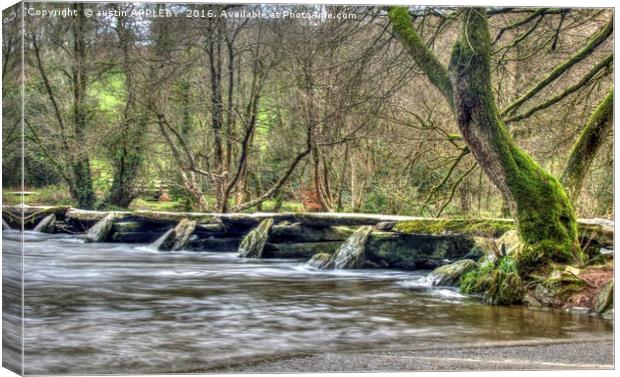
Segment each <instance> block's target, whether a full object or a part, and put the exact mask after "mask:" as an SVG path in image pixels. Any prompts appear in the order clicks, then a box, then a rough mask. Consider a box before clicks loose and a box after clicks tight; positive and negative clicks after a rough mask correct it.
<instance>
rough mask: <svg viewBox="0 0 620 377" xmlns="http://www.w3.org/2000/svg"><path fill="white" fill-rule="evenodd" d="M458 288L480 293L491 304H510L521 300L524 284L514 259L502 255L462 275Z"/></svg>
mask: <svg viewBox="0 0 620 377" xmlns="http://www.w3.org/2000/svg"><path fill="white" fill-rule="evenodd" d="M460 290H461V292H463V293H468V294H472V293H474V294H475V293H477V294H482V296H483V298H484V300H485V301H486V302H488V303H490V304H493V305H510V304H516V303H519V302H521V301H522V299H523V295H524V293H525V286H524V284H523V281H522V279H521V276H520V275H519V270H518V267H517V263H516V262H515V260H514V259H513V258H512V257H511V256H503V257H502V258H500V259H499V260H498V261H496V262H490V261H489V262H486V263H484V264H482V265H481V266H480V268H479V269H477V270H473V271H470V272H468V273H466V274H465V275H463V277H462V278H461V284H460Z"/></svg>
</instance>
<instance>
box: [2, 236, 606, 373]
mask: <svg viewBox="0 0 620 377" xmlns="http://www.w3.org/2000/svg"><path fill="white" fill-rule="evenodd" d="M3 238H4V250H3V251H4V253H5V254H7V255H8V256H11V255H12V256H16V255H18V253H19V248H20V244H19V242H20V240H21V234H20V233H19V232H11V231H9V232H4V236H3ZM25 240H26V242H25V259H24V270H25V277H24V280H25V303H26V307H25V314H26V319H25V330H24V334H25V339H24V341H25V359H26V370H25V372H26V374H76V373H77V374H92V373H166V372H177V373H180V372H196V371H203V370H208V369H209V368H212V367H216V366H222V365H226V364H227V363H229V362H231V361H236V362H239V361H240V360H241V361H244V360H250V359H252V360H256V359H257V358H262V357H271V356H280V355H284V354H288V353H296V352H304V353H305V352H321V351H338V350H345V349H355V350H364V349H377V348H378V349H388V348H400V349H407V348H411V347H426V346H429V347H430V346H437V345H446V344H454V343H458V342H472V341H496V340H522V339H533V338H537V339H539V338H567V339H570V338H573V337H580V336H584V335H601V334H611V324H610V323H609V322H606V321H602V320H599V319H596V318H592V317H586V316H571V315H568V314H562V313H547V312H535V311H529V310H527V309H524V308H521V307H514V308H505V307H504V308H502V307H492V306H487V305H481V304H480V303H478V302H477V301H476V300H474V299H471V298H467V297H463V296H462V295H460V294H459V293H457V292H456V291H455V290H450V289H445V288H435V287H429V286H428V285H427V284H424V281H423V276H424V274H425V273H426V271H425V272H419V273H417V272H403V271H394V270H335V271H334V270H332V271H318V270H313V269H309V268H306V267H304V266H303V261H300V260H294V261H292V260H265V259H243V258H238V257H237V256H236V255H235V253H221V252H200V253H198V252H166V253H157V252H153V251H152V249H149V248H148V247H147V245H129V244H109V243H83V242H82V241H81V240H77V239H76V238H73V237H70V236H66V235H64V236H63V235H47V234H35V233H32V232H26V234H25ZM16 271H17V270H16V269H13V268H11V266H10V265H4V266H3V274H4V275H3V279H7V280H5V281H9V279H10V278H11V276H12V275H14V274H15V273H16Z"/></svg>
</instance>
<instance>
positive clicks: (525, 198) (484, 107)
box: [389, 7, 582, 274]
mask: <svg viewBox="0 0 620 377" xmlns="http://www.w3.org/2000/svg"><path fill="white" fill-rule="evenodd" d="M389 16H390V19H391V21H392V24H393V27H394V31H395V33H396V34H397V35H398V36H399V38H400V40H401V41H402V43H403V44H404V45H405V47H406V48H407V50H408V51H409V53H410V55H411V56H412V58H413V59H414V60H415V61H416V63H417V64H418V66H419V67H420V68H421V69H422V70H423V71H424V72H425V74H426V75H427V76H428V78H429V79H430V81H431V83H433V84H434V85H435V86H436V87H437V88H438V89H439V90H440V92H441V93H442V94H443V95H444V97H446V100H447V101H448V103H449V104H450V107H451V108H452V109H453V112H454V114H455V116H456V118H457V121H458V124H459V129H460V131H461V133H462V134H463V138H464V139H465V141H466V142H467V145H468V146H469V149H470V150H471V152H472V154H473V155H474V157H475V158H476V160H477V161H478V163H479V165H480V166H481V167H482V169H483V170H484V172H485V173H486V174H487V176H488V177H489V178H490V179H491V181H492V182H493V183H494V184H495V186H496V187H497V188H498V189H499V190H500V191H501V193H502V195H503V196H504V199H505V200H506V202H507V203H508V206H509V208H510V211H511V213H512V214H513V216H514V218H515V220H516V224H517V229H518V232H519V237H520V239H521V241H522V243H523V245H524V247H523V248H522V252H521V253H520V255H519V257H518V260H519V266H520V269H521V273H525V274H527V273H528V271H531V270H533V269H537V268H540V267H544V266H545V265H546V262H548V261H557V262H569V261H575V260H578V261H581V260H582V253H581V250H580V247H579V243H578V241H577V227H576V218H575V211H574V209H573V207H572V205H571V203H570V201H569V199H568V196H567V195H566V192H565V191H564V189H563V187H562V185H561V184H560V183H559V181H558V180H557V179H555V178H554V177H553V176H552V175H551V174H549V173H547V172H546V171H545V170H544V169H542V168H541V167H540V166H539V165H538V164H537V163H536V162H535V161H534V160H533V159H532V158H531V157H530V156H529V155H528V154H527V153H525V152H524V151H523V150H521V149H520V148H519V147H518V146H517V144H516V143H515V141H514V140H513V139H512V137H511V136H510V134H509V133H508V131H507V130H506V127H505V126H504V124H503V123H502V121H501V119H500V116H499V112H498V110H497V106H496V104H495V101H494V98H493V92H492V86H491V69H490V55H491V42H490V36H489V28H488V24H487V18H486V10H485V9H484V8H465V9H463V11H462V13H461V17H462V18H461V30H460V32H459V37H458V40H457V41H456V43H455V45H454V48H453V52H452V58H451V64H450V69H449V71H446V70H445V69H444V68H443V67H442V66H441V65H440V64H439V62H438V60H437V59H436V58H435V57H434V56H433V54H432V53H431V52H430V51H429V50H428V49H427V48H426V46H425V45H424V43H423V42H422V41H421V40H420V38H419V37H418V35H417V33H416V31H415V30H414V29H413V26H412V25H411V18H410V16H409V13H408V11H407V9H406V8H403V7H397V8H391V9H390V12H389ZM448 78H449V80H448Z"/></svg>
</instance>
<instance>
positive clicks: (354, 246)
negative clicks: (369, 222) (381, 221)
mask: <svg viewBox="0 0 620 377" xmlns="http://www.w3.org/2000/svg"><path fill="white" fill-rule="evenodd" d="M371 232H372V227H370V226H363V227H361V228H359V229H358V230H356V231H355V233H353V234H352V235H351V237H349V238H348V239H347V240H346V241H345V242H344V243H343V244H342V246H340V248H338V250H336V253H335V254H334V268H336V269H349V268H362V267H364V262H365V261H366V255H365V251H366V241H367V240H368V236H369V235H370V233H371Z"/></svg>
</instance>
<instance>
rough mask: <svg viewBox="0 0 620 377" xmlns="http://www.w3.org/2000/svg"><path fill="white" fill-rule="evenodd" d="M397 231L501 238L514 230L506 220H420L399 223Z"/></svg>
mask: <svg viewBox="0 0 620 377" xmlns="http://www.w3.org/2000/svg"><path fill="white" fill-rule="evenodd" d="M393 229H394V230H395V231H397V232H400V233H404V234H432V235H441V234H464V235H471V236H480V237H500V236H501V235H502V234H504V233H505V232H507V231H509V230H511V229H514V223H513V221H512V220H505V219H418V220H407V221H399V222H398V223H396V225H394V228H393Z"/></svg>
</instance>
